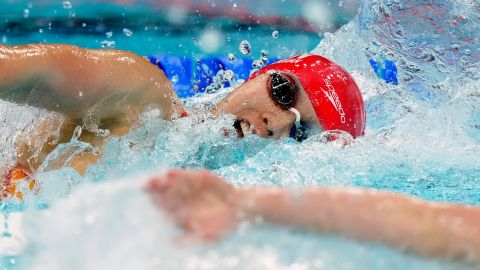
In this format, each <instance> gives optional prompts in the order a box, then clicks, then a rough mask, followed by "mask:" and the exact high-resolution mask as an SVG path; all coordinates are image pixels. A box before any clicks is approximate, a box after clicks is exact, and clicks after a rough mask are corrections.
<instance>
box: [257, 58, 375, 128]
mask: <svg viewBox="0 0 480 270" xmlns="http://www.w3.org/2000/svg"><path fill="white" fill-rule="evenodd" d="M269 71H278V72H285V73H287V74H290V75H294V76H295V77H296V79H297V80H298V82H300V84H301V86H302V88H303V90H304V91H305V92H306V93H307V95H308V97H309V99H310V102H311V103H312V105H313V108H314V109H315V113H316V114H317V118H318V121H319V122H320V124H321V125H322V128H323V129H324V130H336V129H338V130H343V131H346V132H348V133H350V134H351V135H352V136H353V137H354V138H356V137H358V136H361V135H363V134H364V130H365V121H366V120H365V115H366V114H365V105H364V104H363V99H362V94H361V93H360V90H359V89H358V86H357V84H356V83H355V81H354V80H353V78H352V77H351V76H350V74H348V72H346V71H345V70H344V69H343V68H341V67H340V66H339V65H337V64H335V63H334V62H332V61H330V60H328V59H326V58H324V57H321V56H319V55H312V54H305V55H297V56H293V57H290V58H288V59H285V60H282V61H279V62H276V63H273V64H271V65H268V66H265V67H263V68H261V69H260V70H258V71H256V72H254V73H253V74H252V75H250V78H249V80H250V79H253V78H255V77H257V76H258V75H260V74H264V73H266V72H269Z"/></svg>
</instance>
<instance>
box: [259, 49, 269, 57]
mask: <svg viewBox="0 0 480 270" xmlns="http://www.w3.org/2000/svg"><path fill="white" fill-rule="evenodd" d="M260 53H261V54H262V56H268V51H267V50H261V51H260Z"/></svg>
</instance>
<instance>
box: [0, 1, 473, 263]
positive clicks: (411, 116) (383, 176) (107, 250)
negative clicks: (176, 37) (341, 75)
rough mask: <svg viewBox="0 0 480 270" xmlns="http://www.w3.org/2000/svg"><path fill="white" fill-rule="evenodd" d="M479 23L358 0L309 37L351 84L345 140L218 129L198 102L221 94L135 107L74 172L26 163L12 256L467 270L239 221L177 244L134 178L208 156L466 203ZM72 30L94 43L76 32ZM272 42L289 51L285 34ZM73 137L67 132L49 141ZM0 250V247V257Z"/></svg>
mask: <svg viewBox="0 0 480 270" xmlns="http://www.w3.org/2000/svg"><path fill="white" fill-rule="evenodd" d="M479 27H480V7H479V3H478V2H476V1H460V0H459V1H453V0H442V1H436V2H435V3H433V2H432V1H417V2H415V3H410V2H408V1H387V0H384V1H364V2H363V4H362V10H361V13H360V14H359V16H358V17H357V18H355V19H353V20H352V21H351V22H350V23H348V24H347V25H345V26H344V27H342V28H341V29H340V30H339V31H337V32H335V33H334V34H326V35H325V36H324V39H322V41H321V42H320V43H319V44H318V42H319V40H317V41H315V39H313V40H312V41H311V42H312V43H315V44H314V45H313V47H308V46H306V47H305V48H306V49H307V50H313V52H315V53H319V54H322V55H325V56H327V57H329V58H331V59H333V60H334V61H336V62H338V63H340V64H341V65H342V66H344V67H345V68H346V69H347V70H348V71H350V72H351V73H352V75H353V76H354V78H355V79H356V81H357V83H358V84H359V86H360V89H362V92H363V94H364V98H365V103H366V108H367V130H366V135H365V136H364V137H362V138H359V139H358V140H356V141H355V142H354V143H353V144H351V145H350V146H348V147H345V148H342V147H340V146H338V145H335V144H334V143H331V144H324V143H321V138H320V136H313V137H312V138H310V139H308V140H307V141H305V142H304V143H302V144H298V143H297V142H295V141H293V140H291V139H284V140H279V141H272V140H265V139H261V138H258V137H254V136H252V137H247V138H245V139H242V140H239V139H237V138H234V137H225V136H223V133H222V132H221V129H222V128H224V127H226V126H229V125H231V123H232V118H231V117H223V118H217V119H215V118H213V117H211V116H209V115H208V114H206V113H203V112H202V110H201V109H202V108H204V107H205V106H206V107H208V106H209V104H210V105H211V104H214V103H215V102H216V101H217V100H218V99H219V98H221V97H222V95H224V93H222V92H220V93H213V94H206V95H203V96H198V97H194V98H189V99H187V100H186V101H185V103H186V105H187V107H188V108H190V110H191V111H195V112H196V113H194V114H193V116H192V117H189V118H184V119H180V120H178V121H175V122H173V123H171V122H165V121H162V120H158V119H156V118H155V115H156V114H155V112H151V113H149V114H145V115H144V116H143V117H142V119H141V121H140V122H139V124H138V126H137V128H135V129H134V130H132V131H131V132H130V133H129V134H128V135H126V136H125V137H123V138H113V139H111V140H110V141H109V143H108V144H107V146H106V151H105V154H104V155H103V156H102V158H101V159H100V160H99V162H98V163H97V164H96V165H95V166H92V167H90V168H89V170H88V171H87V173H86V175H85V176H83V177H81V176H79V175H77V174H76V173H75V172H73V171H72V170H71V169H68V168H66V169H61V170H54V171H50V172H45V173H41V174H40V175H39V182H40V183H41V184H42V191H41V192H40V193H39V194H38V195H35V196H34V195H28V196H29V197H27V198H26V201H27V202H28V205H26V207H27V208H28V209H26V210H24V211H25V212H24V213H25V222H24V223H25V234H26V236H27V239H28V241H27V243H28V244H27V245H26V248H25V249H24V250H23V252H22V253H20V254H19V255H17V256H15V257H13V259H14V261H13V262H14V263H15V265H17V267H16V268H17V269H159V268H160V269H386V268H389V269H406V268H409V269H469V268H470V267H469V266H465V265H460V264H454V263H448V262H444V261H440V260H435V259H426V258H419V257H415V256H412V255H407V254H403V253H400V252H397V251H395V250H392V249H390V248H388V247H385V246H382V245H377V244H369V243H358V242H356V241H352V240H349V239H345V238H343V237H340V236H322V235H312V234H310V233H305V232H299V231H292V230H286V229H282V228H276V227H271V226H267V225H261V224H260V225H252V224H250V225H249V226H244V227H242V228H240V229H239V230H237V231H235V232H233V233H232V234H231V235H230V236H228V237H227V238H226V239H224V240H223V241H221V242H220V243H218V244H215V245H211V246H207V247H203V246H190V247H186V248H177V247H173V246H172V244H171V241H172V236H175V235H179V234H180V232H179V231H178V229H177V228H175V227H174V226H173V225H172V224H171V223H170V221H169V219H168V218H167V217H164V216H163V214H162V213H161V212H160V211H158V210H157V209H155V208H154V207H153V206H152V204H151V203H150V201H149V198H148V197H147V196H145V194H144V193H143V191H142V190H141V187H142V184H143V183H144V182H145V181H146V179H148V177H149V176H151V175H152V174H154V173H156V172H163V171H165V170H167V169H169V168H173V167H186V168H208V169H211V170H213V171H214V172H216V173H217V174H220V175H222V176H224V177H225V178H226V179H227V180H228V181H229V182H231V183H233V184H234V185H237V186H282V187H285V188H289V189H292V190H295V189H297V188H301V187H305V186H360V187H368V188H376V189H384V190H393V191H397V192H401V193H405V194H410V195H414V196H418V197H421V198H425V199H429V200H435V201H449V202H456V203H464V204H475V205H480V192H479V188H480V186H479V184H478V183H479V181H480V166H479V164H480V156H479V155H478V153H479V150H480V107H479V104H480V102H479V101H480V92H479V91H480V84H479V82H480V80H479V79H480V78H479V75H478V74H480V73H479V71H480V66H479V63H480V46H479V45H480V41H479V39H478V37H479V36H480V28H479ZM252 31H253V30H252ZM270 31H271V29H269V30H266V31H264V32H262V31H260V32H258V33H256V34H253V33H254V32H252V35H253V36H254V37H253V40H255V38H259V43H258V45H255V46H259V47H266V49H270V50H271V51H275V46H276V45H275V44H274V43H268V45H266V44H265V43H262V41H261V40H262V39H264V41H265V40H269V42H270V41H271V42H276V40H275V39H272V37H271V32H270ZM44 33H45V32H44ZM39 34H40V33H39ZM236 34H237V33H236ZM244 34H245V33H244ZM263 34H265V35H266V36H265V37H255V36H258V35H263ZM35 35H37V34H35ZM35 35H33V36H35ZM238 35H239V39H242V38H243V36H242V35H241V34H238ZM292 35H297V34H292ZM298 35H302V34H298ZM116 36H117V35H114V37H116ZM134 36H136V32H134V35H133V36H132V37H134ZM139 36H141V37H144V38H148V36H149V35H148V34H145V35H143V34H142V35H139ZM187 36H188V35H187ZM316 37H318V35H316ZM47 38H57V37H48V36H47ZM58 38H59V39H62V36H59V37H58ZM19 39H20V37H19ZM78 39H79V40H84V42H86V43H88V42H91V43H92V44H90V45H89V46H98V45H97V44H98V43H95V42H96V41H94V40H89V38H88V37H83V36H82V37H78ZM103 39H104V37H103V36H102V37H101V38H100V37H99V38H98V40H99V41H100V40H103ZM14 40H15V38H10V37H9V42H13V41H14ZM120 40H126V42H127V43H129V42H131V41H130V40H129V39H127V37H126V36H125V37H122V38H120ZM24 41H27V40H24ZM70 41H71V40H70ZM264 41H263V42H264ZM18 42H22V41H18ZM284 42H285V44H286V45H285V46H289V47H288V48H291V50H296V49H295V48H297V46H299V44H297V43H294V42H292V41H291V40H288V39H287V40H285V41H284ZM132 43H133V42H132ZM185 43H187V41H185ZM119 44H123V43H122V42H121V41H118V42H116V46H117V47H118V46H120V45H119ZM232 44H233V45H232V48H231V49H230V48H227V49H225V50H224V51H223V52H222V53H228V52H230V51H231V50H235V52H236V50H238V49H237V48H236V47H237V44H238V43H236V44H235V42H232ZM272 44H273V45H272ZM252 45H253V44H252ZM317 45H318V46H317ZM132 46H133V45H132ZM271 47H273V48H271ZM191 48H194V49H192V50H197V49H195V46H192V47H191ZM172 50H173V49H172ZM222 50H223V49H222ZM279 51H280V52H281V49H279ZM138 52H139V53H141V54H143V52H142V51H138ZM188 53H192V51H191V50H190V51H188ZM193 55H195V52H194V53H193ZM194 57H195V56H194ZM371 58H373V59H376V60H378V61H380V62H381V61H382V60H385V59H389V60H392V61H394V62H395V64H396V66H397V67H398V70H399V72H398V81H399V84H398V85H388V84H385V82H383V81H382V80H379V79H378V78H377V77H376V76H375V74H374V73H373V71H372V69H371V67H370V66H369V64H368V60H369V59H371ZM230 90H231V89H225V90H224V91H225V92H228V91H230ZM0 106H6V107H7V108H8V109H10V110H14V109H15V106H14V105H12V104H2V103H0ZM45 114H46V113H45ZM18 115H20V113H19V114H18ZM75 147H79V146H78V144H75V142H72V143H70V144H67V145H64V146H62V148H60V151H65V152H66V151H67V150H68V149H70V148H75ZM12 205H14V206H15V205H16V204H14V203H13V204H12ZM31 205H36V206H39V205H40V206H41V207H45V206H48V207H47V208H48V209H46V210H42V211H35V209H32V208H35V207H29V206H31ZM11 259H12V258H11V257H7V258H5V261H4V262H5V265H6V267H7V268H8V267H12V261H11Z"/></svg>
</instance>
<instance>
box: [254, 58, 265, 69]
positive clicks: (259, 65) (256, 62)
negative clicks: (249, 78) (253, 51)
mask: <svg viewBox="0 0 480 270" xmlns="http://www.w3.org/2000/svg"><path fill="white" fill-rule="evenodd" d="M262 66H263V61H261V60H255V61H253V63H252V67H253V68H260V67H262Z"/></svg>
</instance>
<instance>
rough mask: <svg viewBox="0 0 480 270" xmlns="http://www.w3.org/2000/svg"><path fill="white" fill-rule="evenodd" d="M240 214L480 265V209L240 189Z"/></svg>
mask: <svg viewBox="0 0 480 270" xmlns="http://www.w3.org/2000/svg"><path fill="white" fill-rule="evenodd" d="M236 193H237V196H238V197H237V200H236V202H237V203H238V207H239V209H240V213H243V215H246V216H247V217H249V218H251V219H254V218H258V217H261V218H263V219H264V220H266V221H268V222H272V223H276V224H284V225H290V226H293V227H298V228H302V229H310V230H315V231H319V232H325V233H338V234H343V235H347V236H349V237H352V238H356V239H361V240H367V241H378V242H382V243H387V244H390V245H393V246H396V247H398V248H400V249H405V250H408V251H413V252H416V253H419V254H422V255H427V256H440V257H444V258H451V259H464V260H465V259H466V260H474V261H476V262H479V261H480V207H473V206H462V205H453V204H440V203H433V202H427V201H423V200H420V199H416V198H412V197H407V196H404V195H400V194H397V193H393V192H383V191H373V190H363V189H348V188H312V189H308V190H306V191H304V192H301V193H300V194H296V195H292V194H289V192H287V191H286V190H282V189H240V190H237V191H236Z"/></svg>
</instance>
